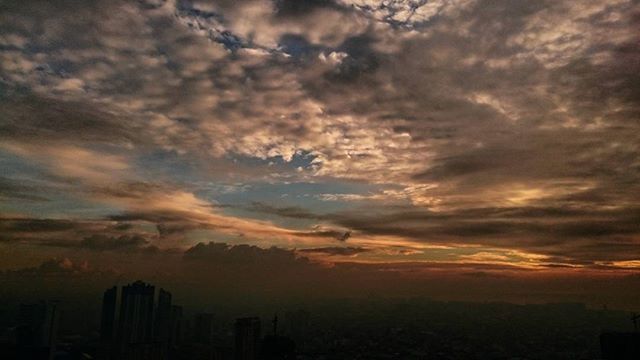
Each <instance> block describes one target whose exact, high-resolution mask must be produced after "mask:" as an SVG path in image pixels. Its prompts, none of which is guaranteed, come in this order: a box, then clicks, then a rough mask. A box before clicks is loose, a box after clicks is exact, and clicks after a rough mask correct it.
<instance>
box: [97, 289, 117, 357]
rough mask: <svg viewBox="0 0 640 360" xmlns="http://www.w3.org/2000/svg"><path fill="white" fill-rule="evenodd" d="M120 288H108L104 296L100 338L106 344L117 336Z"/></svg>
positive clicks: (109, 343) (110, 342) (108, 344)
mask: <svg viewBox="0 0 640 360" xmlns="http://www.w3.org/2000/svg"><path fill="white" fill-rule="evenodd" d="M117 298H118V288H117V287H116V286H114V287H112V288H110V289H107V290H106V291H105V292H104V295H103V296H102V317H101V320H100V339H101V340H102V343H103V344H104V345H107V346H110V345H111V344H112V342H113V340H114V336H115V320H116V301H117Z"/></svg>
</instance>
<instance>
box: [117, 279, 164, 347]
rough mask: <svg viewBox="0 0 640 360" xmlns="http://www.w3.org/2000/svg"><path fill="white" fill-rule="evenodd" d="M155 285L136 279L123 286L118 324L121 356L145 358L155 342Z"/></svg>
mask: <svg viewBox="0 0 640 360" xmlns="http://www.w3.org/2000/svg"><path fill="white" fill-rule="evenodd" d="M154 293H155V287H154V286H152V285H149V284H145V283H144V282H142V281H136V282H134V283H133V284H129V285H127V286H123V287H122V299H121V302H120V316H119V324H118V350H119V351H120V354H121V355H120V358H123V359H126V358H136V359H137V358H144V356H143V355H140V354H141V353H146V352H148V351H147V350H148V348H149V347H150V345H151V344H152V342H153V303H154Z"/></svg>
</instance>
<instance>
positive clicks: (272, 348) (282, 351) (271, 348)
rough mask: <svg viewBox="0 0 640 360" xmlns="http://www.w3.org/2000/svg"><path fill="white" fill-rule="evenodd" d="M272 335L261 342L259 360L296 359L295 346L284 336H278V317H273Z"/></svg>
mask: <svg viewBox="0 0 640 360" xmlns="http://www.w3.org/2000/svg"><path fill="white" fill-rule="evenodd" d="M272 324H273V334H270V335H267V336H265V337H264V339H263V340H262V345H261V347H260V359H262V360H293V359H295V358H296V344H295V342H294V341H293V340H291V339H290V338H288V337H286V336H280V335H278V316H277V315H276V316H274V317H273V322H272Z"/></svg>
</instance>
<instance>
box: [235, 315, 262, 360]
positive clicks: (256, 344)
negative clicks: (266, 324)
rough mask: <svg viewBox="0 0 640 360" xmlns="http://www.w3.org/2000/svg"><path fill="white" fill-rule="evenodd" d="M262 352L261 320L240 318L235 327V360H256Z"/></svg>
mask: <svg viewBox="0 0 640 360" xmlns="http://www.w3.org/2000/svg"><path fill="white" fill-rule="evenodd" d="M259 352H260V319H259V318H257V317H248V318H240V319H237V320H236V325H235V360H255V359H257V358H258V354H259Z"/></svg>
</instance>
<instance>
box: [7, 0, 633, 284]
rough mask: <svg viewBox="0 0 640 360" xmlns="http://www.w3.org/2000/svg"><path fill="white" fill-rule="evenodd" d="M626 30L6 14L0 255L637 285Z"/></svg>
mask: <svg viewBox="0 0 640 360" xmlns="http://www.w3.org/2000/svg"><path fill="white" fill-rule="evenodd" d="M639 34H640V8H639V4H638V3H637V1H632V0H615V1H597V0H593V1H584V2H580V3H579V4H576V3H575V2H572V1H537V2H530V3H522V2H512V1H483V0H456V1H375V0H366V1H364V0H363V1H347V0H344V1H343V0H336V1H317V0H304V1H287V0H279V1H267V0H245V1H224V0H223V1H200V0H198V1H196V0H193V1H190V0H173V1H169V0H167V1H138V2H128V1H109V2H103V1H85V2H82V3H73V4H71V3H69V2H66V1H30V2H29V3H28V4H26V3H24V2H19V1H10V2H8V3H7V4H4V5H2V11H0V162H1V165H2V167H3V169H6V170H5V171H3V174H2V177H0V201H1V203H0V211H2V213H3V215H2V217H1V218H0V227H1V228H2V229H3V233H2V235H1V236H2V238H1V240H2V246H7V247H8V246H14V247H18V246H34V245H35V246H36V247H38V248H39V249H41V250H39V251H43V252H46V251H52V250H51V248H68V249H76V250H78V251H84V250H91V251H93V250H96V251H102V252H105V251H106V252H112V251H120V250H123V249H126V250H128V251H130V250H140V251H147V252H150V251H149V250H151V251H160V250H167V249H180V251H184V250H185V249H189V248H191V247H192V246H193V245H194V244H195V243H197V242H200V241H207V240H211V239H213V240H219V241H225V242H229V243H233V244H241V243H246V244H252V245H259V246H261V247H263V248H269V247H270V246H273V245H277V246H279V247H281V248H284V249H289V250H292V249H294V248H295V249H298V250H297V251H298V252H299V253H304V254H307V255H308V256H310V257H312V258H313V259H320V261H322V259H324V261H326V262H331V263H334V262H341V261H360V262H367V263H372V262H375V263H412V264H413V263H423V265H424V266H425V268H427V267H429V266H433V265H434V264H441V266H442V267H443V268H446V267H448V266H450V265H449V264H458V266H464V264H469V263H470V262H472V263H474V264H480V263H482V264H488V265H490V266H506V265H509V266H515V267H520V268H522V269H530V268H536V269H558V268H566V269H585V268H588V270H589V271H591V270H601V271H633V270H635V269H637V267H638V261H640V258H639V255H638V252H637V251H636V249H637V248H638V246H639V245H640V225H639V224H640V211H639V209H638V206H637V204H638V201H640V186H639V185H638V184H640V145H638V144H640V121H639V120H640V85H639V84H640V75H639V74H640V47H639V46H638V40H640V39H639ZM47 249H49V250H47ZM190 251H191V254H192V255H193V252H194V251H195V250H193V248H192V250H190ZM198 251H200V250H198ZM234 251H236V250H234ZM238 251H239V250H238ZM186 254H190V252H187V253H186ZM185 256H186V255H185Z"/></svg>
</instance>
